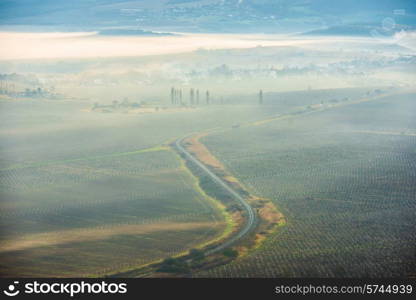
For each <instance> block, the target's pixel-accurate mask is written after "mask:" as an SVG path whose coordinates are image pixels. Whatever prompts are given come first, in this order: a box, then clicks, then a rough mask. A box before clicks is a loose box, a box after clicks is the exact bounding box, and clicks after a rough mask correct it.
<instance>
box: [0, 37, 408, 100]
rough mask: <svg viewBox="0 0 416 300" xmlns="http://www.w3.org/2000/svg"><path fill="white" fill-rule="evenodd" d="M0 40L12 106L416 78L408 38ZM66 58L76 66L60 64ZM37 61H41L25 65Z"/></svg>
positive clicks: (220, 96) (399, 82)
mask: <svg viewBox="0 0 416 300" xmlns="http://www.w3.org/2000/svg"><path fill="white" fill-rule="evenodd" d="M0 39H1V40H2V41H3V43H2V44H3V45H5V47H3V48H2V50H1V51H0V58H2V60H1V62H0V70H1V83H2V85H1V87H0V88H1V89H2V93H3V95H7V96H8V97H10V98H19V97H20V98H36V99H38V98H42V99H45V98H47V99H56V100H59V99H67V100H68V99H74V98H75V99H78V100H79V99H81V100H86V101H89V102H91V103H96V102H97V103H112V102H113V101H123V100H125V99H128V100H129V101H133V102H140V101H145V102H151V103H159V104H169V102H170V91H171V88H172V87H175V89H177V90H180V91H181V92H182V93H183V100H184V101H185V99H187V101H188V102H189V93H190V91H191V89H194V90H195V91H196V90H198V92H199V93H201V97H204V95H205V93H206V91H209V92H210V94H211V98H212V99H216V100H217V101H225V99H226V98H227V97H230V96H237V95H241V96H244V95H255V94H256V93H257V92H258V91H259V90H260V89H262V90H264V91H265V92H282V91H291V90H312V89H328V88H352V87H366V86H372V87H376V86H392V87H410V86H414V84H415V79H416V78H415V74H414V71H413V70H414V69H415V64H416V56H415V53H416V52H415V51H414V50H413V49H414V48H413V46H414V40H415V35H414V34H413V33H406V34H404V33H402V35H397V37H396V38H393V39H392V38H389V39H379V38H375V37H372V38H345V37H344V38H343V37H331V38H329V37H326V38H324V37H307V38H290V37H282V36H273V35H191V34H190V35H183V36H166V37H102V36H97V35H96V34H94V33H65V34H58V33H31V34H23V33H19V34H18V33H2V34H1V35H0ZM28 43H29V44H31V45H32V44H33V46H34V47H28V45H27V44H28ZM19 45H20V46H19ZM36 45H37V46H36ZM13 49H18V50H19V51H11V50H13ZM27 49H31V50H30V51H27ZM123 51H124V52H123ZM125 51H128V52H129V53H126V52H125ZM19 53H20V54H19ZM68 53H69V54H71V53H72V54H76V55H77V56H78V57H77V58H67V56H68ZM149 53H152V54H153V55H148V54H149ZM40 54H41V55H43V56H42V57H44V58H42V59H29V58H31V57H34V56H35V57H36V56H37V55H40ZM155 54H159V55H155ZM10 55H17V56H19V55H24V57H25V58H27V59H20V60H15V59H10V58H11V57H9V56H10ZM133 55H134V56H133ZM69 56H71V55H69ZM92 56H94V57H92ZM106 56H108V57H106ZM54 57H55V58H54ZM56 57H61V58H59V59H57V58H56ZM21 58H23V57H21ZM38 89H41V91H40V92H39V93H37V92H36V90H38ZM33 91H35V92H33Z"/></svg>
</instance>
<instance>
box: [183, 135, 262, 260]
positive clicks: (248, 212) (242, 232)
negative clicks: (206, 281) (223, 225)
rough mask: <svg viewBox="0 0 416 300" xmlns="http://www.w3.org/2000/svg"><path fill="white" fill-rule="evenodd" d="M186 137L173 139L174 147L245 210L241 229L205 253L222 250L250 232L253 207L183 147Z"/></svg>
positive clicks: (252, 224)
mask: <svg viewBox="0 0 416 300" xmlns="http://www.w3.org/2000/svg"><path fill="white" fill-rule="evenodd" d="M185 138H187V136H186V137H183V138H180V139H178V140H176V141H175V147H176V149H177V150H178V151H179V152H180V153H182V154H184V155H185V157H186V158H188V159H189V160H190V161H191V162H192V163H194V164H195V165H196V166H198V167H199V168H200V169H202V170H203V171H204V172H205V173H206V174H207V175H208V176H209V177H211V178H212V180H213V181H214V182H215V183H216V184H217V185H218V186H220V187H221V188H222V189H224V190H225V191H226V192H227V193H229V194H230V195H231V196H232V197H233V198H234V199H235V200H236V201H237V202H239V203H240V204H241V205H242V206H243V208H244V210H245V211H246V222H245V224H244V226H243V227H242V228H241V230H240V231H239V232H238V233H236V234H233V236H232V237H231V238H229V239H228V240H226V241H225V242H224V243H222V244H221V245H218V246H217V247H215V248H212V249H210V250H208V251H206V254H212V253H215V252H218V251H221V250H224V249H225V248H227V247H230V246H231V245H233V244H234V243H235V242H237V241H238V240H240V239H241V238H243V237H244V236H245V235H246V234H247V233H249V232H250V230H251V229H252V228H254V226H255V225H256V214H255V213H254V211H253V208H252V207H251V206H250V205H249V204H248V203H247V201H246V200H245V199H244V198H243V197H241V196H240V195H239V194H238V193H237V192H236V191H234V190H233V189H232V188H231V187H230V186H229V185H228V184H227V183H226V182H225V181H224V180H222V179H221V178H219V177H218V176H217V175H215V174H214V173H213V172H212V171H211V170H210V169H208V168H207V167H206V166H205V165H204V164H203V163H201V162H200V161H199V160H198V159H197V158H196V157H194V156H193V155H192V154H191V153H189V152H188V151H187V150H186V149H185V147H183V146H182V142H183V140H184V139H185Z"/></svg>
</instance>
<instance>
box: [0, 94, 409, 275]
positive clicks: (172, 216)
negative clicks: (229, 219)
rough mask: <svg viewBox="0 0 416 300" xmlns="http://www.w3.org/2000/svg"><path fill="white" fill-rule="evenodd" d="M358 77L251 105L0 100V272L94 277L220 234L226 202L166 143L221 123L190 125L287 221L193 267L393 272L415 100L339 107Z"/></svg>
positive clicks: (404, 234) (402, 224) (405, 246)
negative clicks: (218, 263) (342, 85)
mask: <svg viewBox="0 0 416 300" xmlns="http://www.w3.org/2000/svg"><path fill="white" fill-rule="evenodd" d="M369 90H370V91H371V93H370V96H374V92H373V91H374V88H372V89H335V90H316V91H301V92H290V93H269V94H265V99H264V104H263V105H258V103H257V100H256V97H255V95H253V96H250V97H248V96H247V97H241V96H238V95H237V96H234V97H230V98H228V99H227V101H226V102H225V103H223V104H220V103H216V104H214V105H210V106H199V107H197V108H196V109H194V110H191V111H176V112H175V111H173V112H161V113H155V114H143V115H134V114H123V113H108V114H103V113H92V112H87V111H85V109H86V108H88V107H89V104H88V103H85V102H82V101H46V100H45V101H42V100H19V101H8V100H5V101H1V102H0V109H1V110H0V111H1V116H2V118H1V119H0V125H1V130H0V138H1V141H2V142H1V144H0V147H1V152H2V156H1V158H0V196H1V207H0V226H1V228H2V231H1V232H0V245H1V246H0V261H1V263H0V272H1V275H2V276H6V277H10V276H16V277H17V276H26V277H31V276H44V277H50V276H65V277H69V276H103V275H107V274H114V273H118V272H123V271H126V270H131V269H135V268H137V267H139V266H142V265H146V264H149V263H151V262H154V261H158V260H161V259H164V258H166V257H170V256H175V255H178V254H181V253H184V252H186V251H188V250H189V249H191V248H194V247H198V246H200V245H204V244H206V243H209V242H210V241H212V240H214V239H215V238H216V237H219V236H221V234H223V232H224V230H225V229H226V226H227V225H226V221H225V219H224V212H223V211H222V210H221V209H220V208H219V206H218V205H217V204H216V202H215V201H213V200H212V199H209V198H208V197H207V195H206V193H204V192H202V191H201V189H200V188H199V187H198V185H197V183H198V178H196V177H195V176H193V175H192V174H191V173H190V172H189V171H188V170H187V169H186V168H185V165H184V164H183V162H181V159H180V157H179V156H178V155H177V154H175V153H174V152H173V150H172V149H171V148H170V147H169V143H171V142H173V141H174V140H176V139H177V138H179V137H182V136H185V135H188V134H190V133H197V132H204V131H207V130H214V131H213V132H215V130H218V131H217V132H216V133H214V134H212V135H210V136H208V137H206V138H204V139H203V142H204V143H206V145H207V146H208V148H209V149H210V150H211V152H212V153H213V154H214V155H215V156H216V157H217V158H218V159H219V160H220V161H221V162H223V163H224V164H225V165H226V167H227V168H228V169H229V170H230V171H231V173H233V175H235V177H236V178H238V179H239V180H241V182H242V183H243V184H244V185H245V186H246V187H247V188H248V189H249V190H250V192H252V193H253V194H254V195H257V196H261V197H267V198H270V199H272V200H273V201H274V203H275V204H276V205H277V207H278V208H279V209H280V210H281V211H282V212H283V214H284V215H285V217H286V218H287V220H288V224H287V226H285V227H282V228H281V229H279V230H278V231H277V232H276V233H275V234H274V235H273V236H271V237H270V238H268V239H267V240H266V242H265V244H264V245H263V246H261V248H259V249H258V250H255V251H253V252H252V253H250V254H249V255H248V256H246V257H244V258H241V259H238V260H237V261H235V262H234V263H232V264H230V265H225V266H222V267H219V268H215V269H212V270H209V271H206V272H204V273H200V274H199V273H198V274H194V275H195V276H214V277H217V276H218V277H227V276H229V277H238V276H243V277H244V276H250V277H253V276H260V277H265V276H268V277H271V276H344V275H345V276H355V275H358V276H361V275H366V274H369V275H371V276H377V277H379V276H396V275H402V274H403V273H404V272H405V270H406V268H407V267H408V266H407V265H408V264H409V261H410V259H411V258H412V257H413V254H414V253H413V249H414V236H412V235H411V233H412V232H414V230H413V231H412V229H414V225H415V224H414V220H415V218H414V217H415V216H414V205H415V203H414V200H415V197H414V195H415V190H414V186H415V185H414V183H415V174H414V169H415V165H414V162H415V161H416V159H415V152H414V149H415V148H414V143H415V139H416V136H415V135H414V134H415V123H414V119H415V118H414V114H413V111H414V105H415V104H414V102H413V95H407V96H396V98H381V99H378V100H376V101H373V102H365V103H360V104H352V105H348V104H349V102H351V101H355V100H359V99H364V98H366V97H368V91H369ZM344 104H346V105H345V106H343V105H344ZM336 105H340V106H339V107H336ZM281 115H287V116H289V117H288V118H283V119H282V120H280V119H279V116H281ZM276 118H277V119H276ZM262 120H269V121H267V122H263V121H262ZM258 121H261V122H258ZM256 124H257V125H256ZM196 175H198V174H196ZM200 179H201V178H200ZM207 186H208V185H207ZM209 186H210V188H215V186H211V185H209ZM205 192H207V191H205ZM208 192H209V194H210V195H214V196H218V197H222V196H221V195H222V194H221V193H218V191H213V190H210V191H208ZM412 247H413V248H412ZM347 257H348V258H349V259H348V260H347V259H346V258H347Z"/></svg>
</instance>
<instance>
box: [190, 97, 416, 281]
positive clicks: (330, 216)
mask: <svg viewBox="0 0 416 300" xmlns="http://www.w3.org/2000/svg"><path fill="white" fill-rule="evenodd" d="M414 97H415V94H404V95H397V96H389V97H383V98H380V99H378V100H377V101H373V102H363V103H358V104H354V105H348V106H340V107H334V108H333V109H330V110H324V111H320V112H316V113H313V114H307V115H298V116H296V117H294V118H286V119H282V120H279V119H276V120H272V121H270V122H265V123H259V124H257V125H255V126H247V127H242V128H238V129H235V130H232V131H226V132H223V133H218V134H212V135H210V136H207V137H205V138H204V139H203V140H202V141H203V142H204V143H205V144H206V146H207V147H208V148H209V149H210V151H211V152H212V153H213V154H214V155H215V156H216V157H217V158H218V159H219V160H220V161H221V162H223V163H224V164H225V165H226V167H227V168H228V169H229V170H230V172H231V173H233V174H234V175H235V176H236V177H237V178H238V179H239V180H241V181H242V183H243V184H244V185H245V186H246V187H247V188H248V189H249V190H250V192H252V193H253V194H255V195H258V196H262V197H267V198H270V199H272V201H273V202H274V203H275V205H276V206H277V207H278V208H279V209H280V210H281V211H282V212H283V214H284V215H285V217H286V219H287V224H286V226H284V227H283V228H281V229H280V230H278V231H277V232H276V233H274V234H273V236H271V237H269V238H268V239H267V240H266V241H265V242H264V243H263V245H262V246H261V247H260V248H258V249H256V250H254V251H252V252H251V253H250V254H249V255H247V256H245V257H243V258H241V259H238V260H236V261H235V262H233V263H231V264H229V265H226V266H222V267H218V268H216V269H213V270H210V271H206V272H202V273H197V274H194V276H196V277H200V276H202V277H308V276H315V277H363V276H367V277H393V276H405V275H406V274H409V273H411V272H414V259H415V257H414V255H415V253H414V249H415V248H414V247H415V242H416V240H415V235H414V232H415V225H416V224H415V220H416V218H415V205H416V203H415V199H416V197H415V194H416V191H415V186H416V185H415V182H416V177H415V176H416V175H415V167H416V166H415V162H416V156H415V155H416V153H415V143H416V136H415V132H416V123H415V120H416V118H415V115H414V112H415V111H416V109H415V101H414Z"/></svg>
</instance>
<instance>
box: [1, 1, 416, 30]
mask: <svg viewBox="0 0 416 300" xmlns="http://www.w3.org/2000/svg"><path fill="white" fill-rule="evenodd" d="M397 12H398V13H397ZM385 18H393V19H394V20H395V22H396V23H397V24H401V25H403V26H408V27H410V28H415V25H416V1H414V0H338V1H333V0H313V1H311V0H140V1H139V0H130V1H126V0H71V1H68V0H41V1H39V0H1V1H0V26H1V25H2V26H3V27H4V26H9V27H10V26H12V25H13V26H16V25H17V26H27V25H30V26H34V25H36V26H44V27H45V28H46V27H48V28H52V30H53V29H54V28H55V29H56V30H62V29H64V30H98V31H100V30H106V29H109V28H111V29H114V28H118V27H119V28H126V27H129V26H130V27H131V28H133V29H134V28H141V29H142V30H143V31H167V32H169V31H188V32H265V33H279V32H306V31H313V30H315V29H319V28H322V27H323V26H325V27H328V28H331V29H330V31H333V30H335V31H338V32H345V33H348V34H358V35H363V34H365V32H366V30H365V29H359V28H353V27H351V28H349V29H348V28H345V27H342V26H345V25H348V26H349V25H355V24H368V26H379V25H380V24H381V22H382V21H383V20H384V19H385ZM346 29H347V30H346ZM354 31H355V33H354ZM120 33H122V32H120ZM124 33H125V34H132V33H133V32H128V31H125V32H124ZM327 33H328V31H327Z"/></svg>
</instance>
